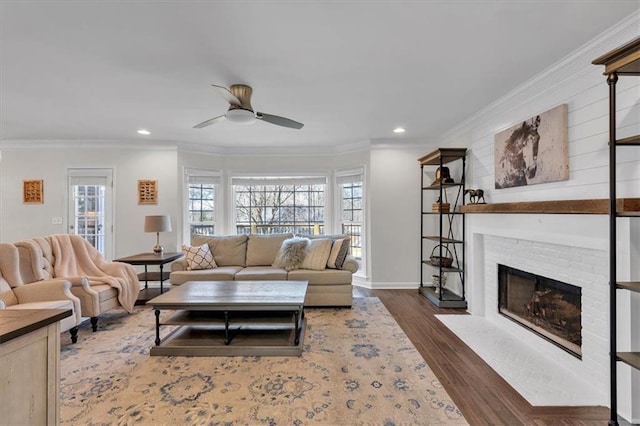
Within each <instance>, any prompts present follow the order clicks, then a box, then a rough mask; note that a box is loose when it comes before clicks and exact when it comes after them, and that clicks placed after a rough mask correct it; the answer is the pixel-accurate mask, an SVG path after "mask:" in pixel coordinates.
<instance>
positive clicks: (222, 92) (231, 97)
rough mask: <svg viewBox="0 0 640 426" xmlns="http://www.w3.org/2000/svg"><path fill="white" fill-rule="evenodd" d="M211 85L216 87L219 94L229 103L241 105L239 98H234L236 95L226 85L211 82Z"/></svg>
mask: <svg viewBox="0 0 640 426" xmlns="http://www.w3.org/2000/svg"><path fill="white" fill-rule="evenodd" d="M211 87H213V88H214V89H216V91H217V92H218V93H219V94H220V96H222V97H223V98H224V99H225V100H226V101H227V102H229V103H230V104H231V105H241V103H240V99H238V98H236V96H235V95H234V94H233V93H231V92H230V91H229V89H227V88H226V87H223V86H218V85H216V84H212V85H211Z"/></svg>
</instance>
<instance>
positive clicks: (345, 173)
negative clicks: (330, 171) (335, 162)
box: [334, 165, 369, 278]
mask: <svg viewBox="0 0 640 426" xmlns="http://www.w3.org/2000/svg"><path fill="white" fill-rule="evenodd" d="M366 176H367V174H366V166H365V165H363V166H362V167H357V168H353V169H337V170H335V172H334V187H335V191H334V193H335V196H334V206H335V208H334V217H335V220H334V227H335V229H336V231H337V232H338V233H341V232H342V190H341V186H342V185H343V184H345V183H352V182H362V233H361V235H360V244H361V250H362V258H361V259H360V260H359V261H358V262H359V264H360V267H359V268H358V271H357V272H356V273H355V274H354V275H355V276H358V277H362V278H366V277H367V275H368V274H367V264H368V262H367V259H368V256H369V250H368V249H367V240H368V227H367V223H368V222H367V218H368V216H369V215H368V202H367V200H368V185H367V180H366Z"/></svg>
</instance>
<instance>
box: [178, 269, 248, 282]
mask: <svg viewBox="0 0 640 426" xmlns="http://www.w3.org/2000/svg"><path fill="white" fill-rule="evenodd" d="M241 270H242V266H218V267H217V268H215V269H199V270H196V271H173V272H171V275H170V276H169V282H170V283H171V284H172V285H180V284H184V283H186V282H187V281H233V279H234V277H235V275H236V273H238V271H241Z"/></svg>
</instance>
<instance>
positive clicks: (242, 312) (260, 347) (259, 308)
mask: <svg viewBox="0 0 640 426" xmlns="http://www.w3.org/2000/svg"><path fill="white" fill-rule="evenodd" d="M306 293H307V281H188V282H186V283H184V284H182V285H180V286H178V287H176V288H172V289H171V291H169V292H167V293H164V294H161V295H160V296H158V297H155V298H153V299H151V300H150V301H148V302H147V304H148V305H151V306H152V308H153V309H154V310H155V316H156V340H155V346H153V347H152V348H151V355H182V356H247V355H249V356H281V355H284V356H300V355H301V354H302V343H303V340H304V330H305V325H306V321H305V318H304V298H305V295H306ZM165 309H170V310H173V311H175V312H174V313H173V314H171V315H170V316H169V317H168V318H166V319H163V320H162V321H161V320H160V311H161V310H165ZM160 326H177V327H176V328H175V329H174V330H173V331H171V332H170V333H169V334H168V335H167V336H165V337H164V338H162V339H161V338H160Z"/></svg>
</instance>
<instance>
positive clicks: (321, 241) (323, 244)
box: [302, 238, 331, 271]
mask: <svg viewBox="0 0 640 426" xmlns="http://www.w3.org/2000/svg"><path fill="white" fill-rule="evenodd" d="M330 253H331V240H330V239H328V238H318V239H313V240H309V244H308V245H307V253H306V255H305V257H304V261H303V262H302V269H311V270H314V271H322V270H324V269H325V268H326V267H327V259H329V254H330Z"/></svg>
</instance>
